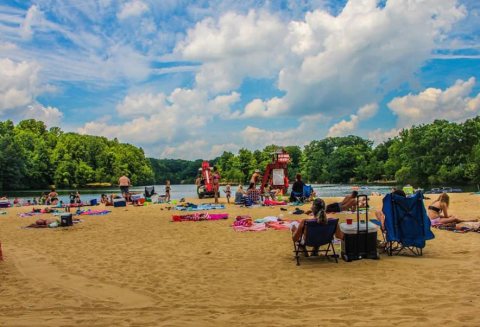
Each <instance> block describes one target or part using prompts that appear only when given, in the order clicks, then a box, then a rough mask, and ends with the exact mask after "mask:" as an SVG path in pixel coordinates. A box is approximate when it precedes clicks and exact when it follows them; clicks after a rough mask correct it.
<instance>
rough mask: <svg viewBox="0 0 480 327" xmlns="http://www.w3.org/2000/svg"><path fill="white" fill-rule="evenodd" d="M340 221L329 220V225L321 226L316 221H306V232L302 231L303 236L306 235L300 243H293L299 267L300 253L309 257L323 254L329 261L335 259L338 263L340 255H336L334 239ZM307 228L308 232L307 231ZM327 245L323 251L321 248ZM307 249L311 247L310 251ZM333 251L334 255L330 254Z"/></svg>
mask: <svg viewBox="0 0 480 327" xmlns="http://www.w3.org/2000/svg"><path fill="white" fill-rule="evenodd" d="M337 225H338V219H329V220H328V223H327V224H319V223H318V222H317V221H315V220H306V221H305V223H304V225H303V226H304V227H303V228H304V230H302V231H301V235H304V236H303V237H302V239H301V240H300V241H293V248H294V250H293V252H294V253H295V259H296V260H297V266H299V265H300V255H299V254H300V253H303V254H305V256H306V257H308V256H309V255H318V254H319V253H323V256H325V257H326V258H327V259H330V258H331V257H333V258H334V259H335V262H336V263H338V255H337V254H336V253H335V248H334V247H333V237H334V235H335V231H336V230H337ZM305 228H306V231H305ZM324 245H327V248H326V249H323V250H321V249H320V247H321V246H324ZM307 247H311V248H312V249H311V250H308V249H307ZM330 251H332V252H333V255H329V254H328V253H329V252H330Z"/></svg>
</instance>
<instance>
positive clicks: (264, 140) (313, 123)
mask: <svg viewBox="0 0 480 327" xmlns="http://www.w3.org/2000/svg"><path fill="white" fill-rule="evenodd" d="M328 122H329V119H328V118H327V117H325V116H324V115H322V114H315V115H307V116H304V117H302V118H300V119H299V124H298V126H297V127H294V128H289V129H282V130H266V129H262V128H258V127H254V126H246V127H245V128H244V129H243V131H242V132H241V136H242V139H243V143H244V144H245V145H246V146H247V147H248V148H250V149H258V148H261V147H264V146H265V145H267V144H277V145H291V144H296V145H303V144H306V143H308V142H310V141H311V140H314V139H320V138H322V137H324V136H325V131H326V126H327V124H328ZM324 126H325V127H324Z"/></svg>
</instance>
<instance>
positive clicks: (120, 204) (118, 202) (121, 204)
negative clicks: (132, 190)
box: [113, 198, 127, 208]
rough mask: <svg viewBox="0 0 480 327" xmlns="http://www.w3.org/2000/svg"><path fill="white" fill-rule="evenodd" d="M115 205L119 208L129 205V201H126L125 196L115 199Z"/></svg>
mask: <svg viewBox="0 0 480 327" xmlns="http://www.w3.org/2000/svg"><path fill="white" fill-rule="evenodd" d="M113 206H114V207H115V208H117V207H126V206H127V202H126V201H125V199H124V198H119V199H113Z"/></svg>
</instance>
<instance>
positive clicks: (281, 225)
mask: <svg viewBox="0 0 480 327" xmlns="http://www.w3.org/2000/svg"><path fill="white" fill-rule="evenodd" d="M291 224H292V222H291V221H271V222H268V223H265V225H266V226H267V228H271V229H275V230H290V226H291Z"/></svg>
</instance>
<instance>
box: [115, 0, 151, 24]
mask: <svg viewBox="0 0 480 327" xmlns="http://www.w3.org/2000/svg"><path fill="white" fill-rule="evenodd" d="M147 11H148V5H147V4H146V3H145V2H143V1H140V0H133V1H129V2H127V3H125V4H124V5H123V6H122V8H121V9H120V11H119V12H118V13H117V17H118V19H120V20H122V19H126V18H129V17H136V16H141V15H142V14H143V13H145V12H147Z"/></svg>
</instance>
